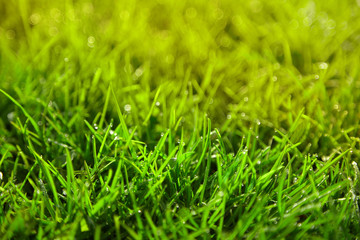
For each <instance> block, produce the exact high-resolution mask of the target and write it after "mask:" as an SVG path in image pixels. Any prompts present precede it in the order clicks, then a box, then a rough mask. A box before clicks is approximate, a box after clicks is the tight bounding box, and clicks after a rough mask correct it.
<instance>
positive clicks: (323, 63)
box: [319, 62, 329, 70]
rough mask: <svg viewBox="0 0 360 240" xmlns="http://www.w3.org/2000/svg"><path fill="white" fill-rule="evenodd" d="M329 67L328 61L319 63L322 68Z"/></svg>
mask: <svg viewBox="0 0 360 240" xmlns="http://www.w3.org/2000/svg"><path fill="white" fill-rule="evenodd" d="M328 67H329V65H328V64H327V63H326V62H322V63H319V68H320V69H323V70H325V69H327V68H328Z"/></svg>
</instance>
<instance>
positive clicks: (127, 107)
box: [124, 104, 131, 112]
mask: <svg viewBox="0 0 360 240" xmlns="http://www.w3.org/2000/svg"><path fill="white" fill-rule="evenodd" d="M124 110H125V111H126V112H130V111H131V105H130V104H126V105H125V106H124Z"/></svg>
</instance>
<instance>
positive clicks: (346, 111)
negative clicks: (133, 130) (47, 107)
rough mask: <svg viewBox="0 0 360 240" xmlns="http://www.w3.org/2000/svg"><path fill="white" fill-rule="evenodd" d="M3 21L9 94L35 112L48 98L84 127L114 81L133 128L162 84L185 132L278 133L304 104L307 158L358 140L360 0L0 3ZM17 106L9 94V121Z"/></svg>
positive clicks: (0, 47)
mask: <svg viewBox="0 0 360 240" xmlns="http://www.w3.org/2000/svg"><path fill="white" fill-rule="evenodd" d="M0 15H1V16H2V17H1V18H0V39H1V42H0V66H1V71H0V79H1V81H0V88H2V89H4V90H6V91H8V92H9V93H10V94H11V95H12V96H14V97H15V98H16V99H18V100H19V101H20V103H21V104H23V105H24V106H25V108H26V109H30V110H28V111H29V112H34V113H35V112H36V111H37V110H36V109H38V108H39V104H38V102H39V101H43V102H46V104H47V103H49V102H50V101H51V103H55V104H56V105H57V106H58V108H59V111H61V112H63V113H64V115H65V118H66V119H67V120H70V119H72V121H74V122H75V123H76V122H81V124H83V119H84V118H90V119H93V118H94V117H95V116H96V114H97V113H99V112H101V111H102V108H103V105H104V102H105V98H106V92H107V89H108V87H109V84H110V82H111V83H112V85H113V86H114V89H115V91H116V94H117V96H118V101H119V102H120V104H121V106H124V108H125V106H128V108H127V109H128V110H129V106H130V108H131V114H130V111H129V114H127V116H126V117H127V123H128V124H129V125H130V126H136V125H138V126H140V125H141V123H142V122H143V121H144V119H145V118H146V116H147V114H148V113H149V111H150V109H151V105H152V103H153V100H154V96H155V94H156V92H157V91H158V89H159V88H161V89H160V92H159V97H158V99H157V104H156V108H155V110H154V111H153V117H154V119H155V120H156V121H155V120H154V126H155V128H156V126H158V128H159V129H163V128H166V127H168V125H169V120H168V119H169V118H170V114H171V112H172V110H173V109H175V110H176V116H183V117H184V120H183V121H184V124H187V125H188V126H193V125H194V122H196V121H197V120H196V119H197V118H196V115H202V114H203V113H207V115H208V116H209V117H210V118H211V119H212V120H213V122H214V123H215V126H216V127H220V128H221V131H223V132H226V131H228V130H230V131H233V130H234V129H240V130H241V129H247V128H248V127H249V126H251V124H253V123H254V122H260V123H261V124H262V125H261V127H262V128H263V129H265V130H264V132H265V133H264V134H265V135H271V129H275V128H277V129H282V130H283V131H287V130H289V127H290V126H291V125H292V123H293V121H294V119H295V118H296V116H297V115H298V114H299V112H300V111H301V109H303V108H304V110H305V111H304V114H305V115H306V116H308V118H307V121H306V124H305V125H306V126H307V127H306V129H307V133H308V134H307V136H308V138H309V139H308V140H307V141H306V142H307V143H312V145H310V146H308V150H309V151H313V152H314V151H319V149H321V146H320V145H321V144H322V143H323V145H324V144H325V145H326V146H327V147H326V149H325V150H324V151H325V152H326V151H327V149H328V145H329V144H333V145H336V144H347V145H348V144H350V142H351V141H349V138H350V137H356V136H358V135H359V132H358V130H357V129H358V119H359V117H360V113H359V112H360V111H359V110H360V109H359V105H358V104H357V103H359V100H360V99H359V98H360V91H359V88H360V81H359V69H360V68H359V50H360V47H359V42H360V31H359V30H360V18H359V16H360V14H359V3H357V2H356V1H353V0H352V1H350V0H349V1H336V0H330V1H308V0H297V1H286V0H274V1H262V0H252V1H231V0H226V1H215V0H212V1H204V0H199V1H175V0H174V1H172V0H159V1H141V0H136V1H135V0H126V1H84V0H80V1H69V0H66V1H45V0H44V1H41V0H36V1H25V0H19V1H4V0H3V1H1V2H0ZM112 106H113V100H112V99H110V108H109V110H108V113H107V114H108V115H107V116H108V117H107V119H110V117H116V115H115V113H116V111H115V110H114V109H113V108H112ZM13 109H14V107H13V105H11V104H10V102H9V101H8V100H6V99H5V98H1V101H0V110H1V113H0V116H1V118H0V119H1V120H0V121H1V123H0V124H1V125H3V126H5V125H6V124H7V120H8V117H9V116H8V114H9V113H11V112H12V111H13ZM31 109H33V110H31ZM125 112H127V111H126V109H125ZM10 116H11V115H10ZM74 116H75V118H74ZM194 116H195V118H194ZM35 117H36V116H35ZM38 117H39V116H38ZM75 125H76V124H75ZM75 125H74V126H75ZM266 129H268V130H266ZM159 131H160V130H159ZM140 132H141V130H140ZM344 132H345V134H344ZM140 135H141V133H140Z"/></svg>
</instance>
